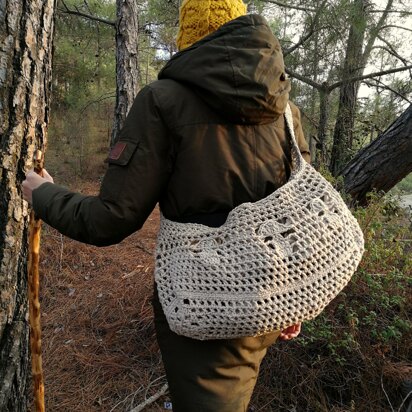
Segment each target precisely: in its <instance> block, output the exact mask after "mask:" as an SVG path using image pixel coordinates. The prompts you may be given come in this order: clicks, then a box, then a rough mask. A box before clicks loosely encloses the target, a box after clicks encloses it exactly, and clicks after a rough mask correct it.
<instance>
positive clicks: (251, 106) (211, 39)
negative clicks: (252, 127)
mask: <svg viewBox="0 0 412 412" xmlns="http://www.w3.org/2000/svg"><path fill="white" fill-rule="evenodd" d="M159 79H172V80H175V81H177V82H179V83H182V84H185V85H186V86H188V87H189V88H191V89H192V90H194V91H195V92H196V93H197V94H198V95H199V97H200V98H201V99H202V100H204V101H205V102H206V104H207V105H209V106H210V107H211V108H212V109H213V110H215V111H217V112H218V113H221V114H222V115H223V116H224V117H226V118H228V120H230V121H231V122H234V123H241V124H260V123H270V122H272V121H274V120H275V119H276V118H277V117H278V116H279V115H281V114H283V113H284V112H285V108H286V104H287V102H288V99H289V90H290V82H289V80H287V79H286V75H285V68H284V63H283V56H282V51H281V47H280V44H279V42H278V40H277V39H276V38H275V36H274V35H273V33H272V31H271V30H270V28H269V26H268V24H267V22H266V20H265V19H264V18H263V17H261V16H258V15H247V16H241V17H239V18H237V19H235V20H232V21H230V22H228V23H226V24H225V25H223V26H222V27H220V28H219V29H218V30H217V31H215V32H213V33H212V34H210V35H208V36H206V37H204V38H203V39H201V40H200V41H198V42H196V43H195V44H194V45H192V46H191V47H188V48H187V49H184V50H182V51H181V52H179V53H177V54H175V55H174V56H173V57H172V58H171V60H170V61H169V62H168V63H167V64H166V66H165V67H164V68H163V70H162V71H161V72H160V74H159Z"/></svg>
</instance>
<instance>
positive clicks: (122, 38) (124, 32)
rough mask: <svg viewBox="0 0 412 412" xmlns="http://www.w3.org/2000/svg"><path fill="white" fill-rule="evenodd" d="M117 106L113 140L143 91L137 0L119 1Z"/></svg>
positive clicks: (117, 4) (117, 3)
mask: <svg viewBox="0 0 412 412" xmlns="http://www.w3.org/2000/svg"><path fill="white" fill-rule="evenodd" d="M116 7H117V21H116V83H117V88H116V108H115V118H114V124H113V132H112V143H113V142H114V141H115V140H116V138H117V136H118V134H119V132H120V130H121V128H122V126H123V122H124V120H125V118H126V115H127V113H128V112H129V110H130V108H131V107H132V104H133V100H134V98H135V97H136V94H137V93H138V91H139V61H138V39H139V22H138V7H137V1H136V0H116Z"/></svg>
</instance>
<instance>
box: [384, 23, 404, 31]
mask: <svg viewBox="0 0 412 412" xmlns="http://www.w3.org/2000/svg"><path fill="white" fill-rule="evenodd" d="M389 28H394V29H399V30H407V31H411V32H412V29H410V28H409V27H403V26H397V25H396V24H387V25H385V26H382V27H381V30H384V29H389Z"/></svg>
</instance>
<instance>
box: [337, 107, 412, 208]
mask: <svg viewBox="0 0 412 412" xmlns="http://www.w3.org/2000/svg"><path fill="white" fill-rule="evenodd" d="M411 172H412V105H411V106H409V108H408V109H407V110H406V111H405V112H404V113H403V114H402V115H401V116H400V117H399V118H398V119H396V120H395V121H394V122H393V123H392V125H391V126H389V128H388V129H386V130H385V131H384V132H383V133H382V134H381V135H380V136H379V137H378V138H377V139H375V140H374V141H373V142H372V143H370V144H369V145H368V146H366V147H365V148H363V149H362V150H361V151H360V152H359V153H358V154H357V155H356V156H355V157H354V158H353V159H352V160H351V161H350V162H349V163H348V164H347V165H346V167H345V168H344V170H343V172H342V175H343V177H344V183H345V190H346V192H347V193H349V194H350V195H351V196H352V197H353V199H354V200H355V201H357V202H358V203H359V204H361V205H365V204H366V203H367V197H366V195H367V194H368V193H369V192H371V191H372V190H377V191H384V192H387V191H388V190H390V189H391V188H392V187H394V186H395V185H396V184H397V183H398V182H399V181H401V180H402V179H403V178H404V177H405V176H407V175H408V174H409V173H411Z"/></svg>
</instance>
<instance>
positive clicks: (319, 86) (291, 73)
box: [285, 68, 327, 90]
mask: <svg viewBox="0 0 412 412" xmlns="http://www.w3.org/2000/svg"><path fill="white" fill-rule="evenodd" d="M285 71H286V73H287V74H288V75H289V76H291V77H293V78H294V79H297V80H300V81H301V82H303V83H306V84H308V85H309V86H312V87H313V88H315V89H317V90H327V87H326V86H325V85H324V84H320V83H317V82H315V81H313V80H312V79H309V77H306V76H302V75H300V74H298V73H295V72H294V71H292V70H290V69H288V68H286V69H285Z"/></svg>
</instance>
